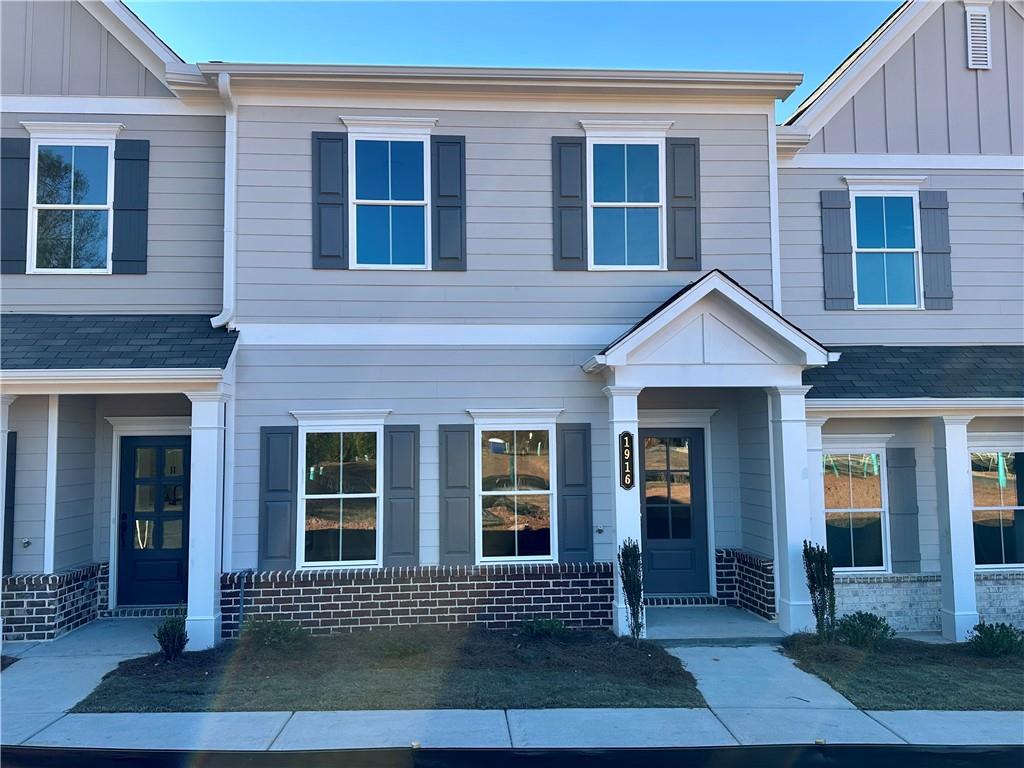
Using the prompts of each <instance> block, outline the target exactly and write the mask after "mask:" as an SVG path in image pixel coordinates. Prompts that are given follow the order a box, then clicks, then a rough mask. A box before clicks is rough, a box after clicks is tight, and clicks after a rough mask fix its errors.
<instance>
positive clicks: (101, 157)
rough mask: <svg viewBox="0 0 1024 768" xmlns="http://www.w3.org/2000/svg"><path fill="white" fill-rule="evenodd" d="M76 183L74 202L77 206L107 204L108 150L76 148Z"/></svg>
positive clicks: (102, 148)
mask: <svg viewBox="0 0 1024 768" xmlns="http://www.w3.org/2000/svg"><path fill="white" fill-rule="evenodd" d="M74 169H75V181H74V189H73V195H72V202H73V203H74V204H75V205H106V204H107V148H106V147H75V148H74Z"/></svg>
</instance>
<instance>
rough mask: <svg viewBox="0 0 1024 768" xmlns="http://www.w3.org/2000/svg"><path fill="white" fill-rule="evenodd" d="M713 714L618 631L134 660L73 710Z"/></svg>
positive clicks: (236, 646)
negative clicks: (646, 710) (683, 710)
mask: <svg viewBox="0 0 1024 768" xmlns="http://www.w3.org/2000/svg"><path fill="white" fill-rule="evenodd" d="M703 706H705V703H704V699H703V697H702V696H701V695H700V693H699V692H698V691H697V686H696V684H695V682H694V679H693V676H692V675H691V674H690V673H689V672H687V671H686V670H684V669H683V667H682V665H681V663H680V662H679V660H678V659H676V658H675V657H674V656H671V655H669V654H668V653H667V652H666V651H665V650H664V649H663V648H661V647H659V646H657V645H653V644H648V643H644V644H641V646H640V647H639V648H634V647H633V645H632V644H631V643H630V642H629V641H624V640H620V639H619V638H616V637H615V636H614V635H613V634H612V633H611V632H608V631H604V630H572V631H565V632H562V633H559V634H557V635H555V636H553V637H539V638H538V637H532V636H527V635H525V634H522V633H520V632H518V631H511V630H510V631H487V630H483V629H441V628H434V627H409V628H402V629H395V630H391V631H387V630H384V631H371V632H356V633H352V634H339V635H332V636H327V637H310V638H308V639H306V640H304V641H302V642H298V643H293V644H290V645H288V646H286V647H283V648H266V647H257V646H255V645H254V644H253V643H251V642H248V641H246V640H242V641H234V642H229V643H225V644H224V645H222V646H220V647H218V648H215V649H213V650H210V651H201V652H197V653H186V654H185V655H184V656H182V657H181V658H180V659H178V660H176V661H174V662H171V663H164V662H162V661H161V658H160V656H158V655H153V656H147V657H144V658H140V659H132V660H130V661H125V662H122V663H121V664H120V666H118V668H117V669H115V670H113V671H112V672H110V673H109V674H108V675H107V676H106V677H105V678H104V679H103V681H102V682H101V683H100V685H99V687H98V688H97V689H96V690H95V691H93V692H92V694H90V695H89V696H88V698H86V699H84V700H83V701H81V702H80V703H79V704H78V706H76V707H75V709H74V711H75V712H194V711H245V710H335V709H429V708H443V709H450V708H460V709H511V708H520V707H522V708H549V707H703Z"/></svg>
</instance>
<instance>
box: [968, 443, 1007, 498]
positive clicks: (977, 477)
mask: <svg viewBox="0 0 1024 768" xmlns="http://www.w3.org/2000/svg"><path fill="white" fill-rule="evenodd" d="M1000 457H1001V454H999V453H972V454H971V484H972V486H973V489H974V506H976V507H998V506H1000V505H1001V504H1002V503H1003V502H1002V493H1000V488H999V460H1000Z"/></svg>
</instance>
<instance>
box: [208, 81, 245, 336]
mask: <svg viewBox="0 0 1024 768" xmlns="http://www.w3.org/2000/svg"><path fill="white" fill-rule="evenodd" d="M217 92H218V93H219V94H220V98H221V101H223V102H224V309H223V311H222V312H221V313H220V314H219V315H217V316H216V317H214V318H211V320H210V323H211V324H212V325H213V327H214V328H218V327H220V326H222V325H229V324H230V323H231V322H232V321H233V320H234V319H235V262H236V259H235V219H236V218H237V206H236V201H235V197H236V194H237V190H238V112H237V106H238V105H237V104H236V102H235V97H234V94H232V93H231V76H230V75H229V74H228V73H227V72H221V73H219V74H218V75H217Z"/></svg>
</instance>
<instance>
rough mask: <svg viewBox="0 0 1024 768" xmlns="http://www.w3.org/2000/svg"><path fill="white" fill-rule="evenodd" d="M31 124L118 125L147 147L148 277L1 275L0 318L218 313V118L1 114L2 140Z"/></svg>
mask: <svg viewBox="0 0 1024 768" xmlns="http://www.w3.org/2000/svg"><path fill="white" fill-rule="evenodd" d="M40 5H44V4H40ZM30 120H44V121H45V120H49V121H70V122H82V121H90V122H119V123H123V124H124V126H125V128H124V130H122V131H121V133H120V138H123V139H147V140H149V142H150V163H149V256H148V264H147V274H145V275H74V274H70V275H4V278H3V282H2V286H0V302H2V304H3V308H4V311H5V312H59V313H73V312H97V313H99V312H104V313H112V312H130V313H134V312H138V313H146V312H148V313H157V312H160V313H171V312H196V313H201V312H206V313H209V314H211V315H215V314H217V313H219V312H220V310H221V306H222V303H221V301H222V299H221V283H222V264H223V242H224V118H223V117H199V116H187V117H186V116H156V115H89V116H88V117H83V116H82V115H53V114H47V115H40V114H25V113H20V114H11V113H6V112H5V113H4V114H3V115H2V116H0V131H2V134H3V136H5V137H7V136H22V137H25V136H28V133H27V132H26V131H25V130H24V129H23V128H22V127H21V125H20V124H19V123H20V122H21V121H30Z"/></svg>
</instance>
